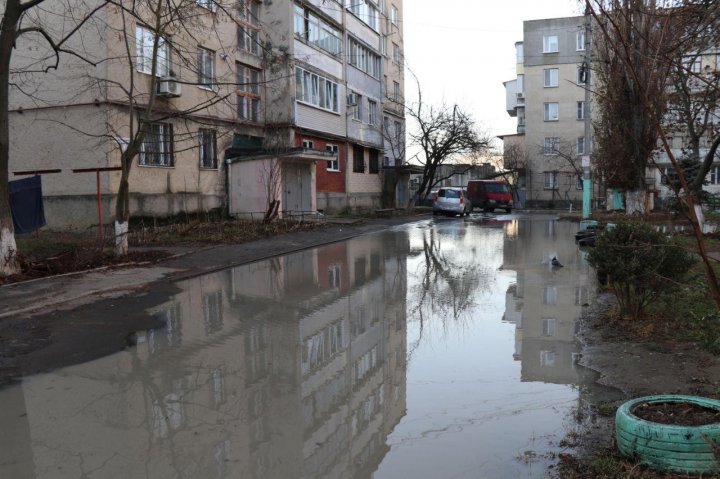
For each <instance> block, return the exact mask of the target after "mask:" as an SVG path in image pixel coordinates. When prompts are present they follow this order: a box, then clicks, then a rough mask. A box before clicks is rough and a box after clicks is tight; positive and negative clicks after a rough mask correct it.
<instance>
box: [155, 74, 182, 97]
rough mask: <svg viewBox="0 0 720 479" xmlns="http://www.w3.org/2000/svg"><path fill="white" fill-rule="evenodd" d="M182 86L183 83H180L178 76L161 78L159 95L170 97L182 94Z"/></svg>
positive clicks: (158, 88)
mask: <svg viewBox="0 0 720 479" xmlns="http://www.w3.org/2000/svg"><path fill="white" fill-rule="evenodd" d="M181 87H182V85H181V84H180V82H178V81H177V78H173V77H165V78H161V79H160V81H159V82H158V84H157V94H158V96H164V97H168V98H171V97H176V96H180V94H181V93H182V91H181Z"/></svg>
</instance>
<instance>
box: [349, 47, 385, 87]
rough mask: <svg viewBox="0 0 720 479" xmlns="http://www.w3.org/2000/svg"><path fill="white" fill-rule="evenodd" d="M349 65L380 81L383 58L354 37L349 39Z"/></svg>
mask: <svg viewBox="0 0 720 479" xmlns="http://www.w3.org/2000/svg"><path fill="white" fill-rule="evenodd" d="M348 52H349V54H348V65H352V66H353V67H355V68H357V69H358V70H360V71H361V72H363V73H365V74H367V75H370V76H371V77H373V78H375V79H377V80H379V79H380V70H381V67H380V62H381V58H382V57H381V56H380V55H379V54H377V53H376V52H375V51H373V50H372V49H370V48H368V47H366V46H365V45H363V44H362V43H360V42H359V41H358V40H356V39H355V38H353V37H348Z"/></svg>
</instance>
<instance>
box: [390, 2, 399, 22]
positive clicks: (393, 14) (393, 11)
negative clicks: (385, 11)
mask: <svg viewBox="0 0 720 479" xmlns="http://www.w3.org/2000/svg"><path fill="white" fill-rule="evenodd" d="M398 13H399V12H398V9H397V7H396V6H395V5H391V6H390V23H392V24H393V25H397V24H398V18H399V16H398Z"/></svg>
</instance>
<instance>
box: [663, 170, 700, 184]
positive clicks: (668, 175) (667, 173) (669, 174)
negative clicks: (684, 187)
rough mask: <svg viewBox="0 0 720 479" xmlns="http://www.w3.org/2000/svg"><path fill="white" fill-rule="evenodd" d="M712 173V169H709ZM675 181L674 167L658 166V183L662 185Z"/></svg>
mask: <svg viewBox="0 0 720 479" xmlns="http://www.w3.org/2000/svg"><path fill="white" fill-rule="evenodd" d="M710 173H711V174H712V170H711V171H710ZM676 181H677V175H676V174H675V169H674V168H673V167H672V166H671V167H667V168H660V183H661V184H663V185H667V184H669V183H675V182H676Z"/></svg>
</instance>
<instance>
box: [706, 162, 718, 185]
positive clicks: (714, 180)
mask: <svg viewBox="0 0 720 479" xmlns="http://www.w3.org/2000/svg"><path fill="white" fill-rule="evenodd" d="M707 179H708V184H710V185H720V166H711V167H710V171H708V176H707Z"/></svg>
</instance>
